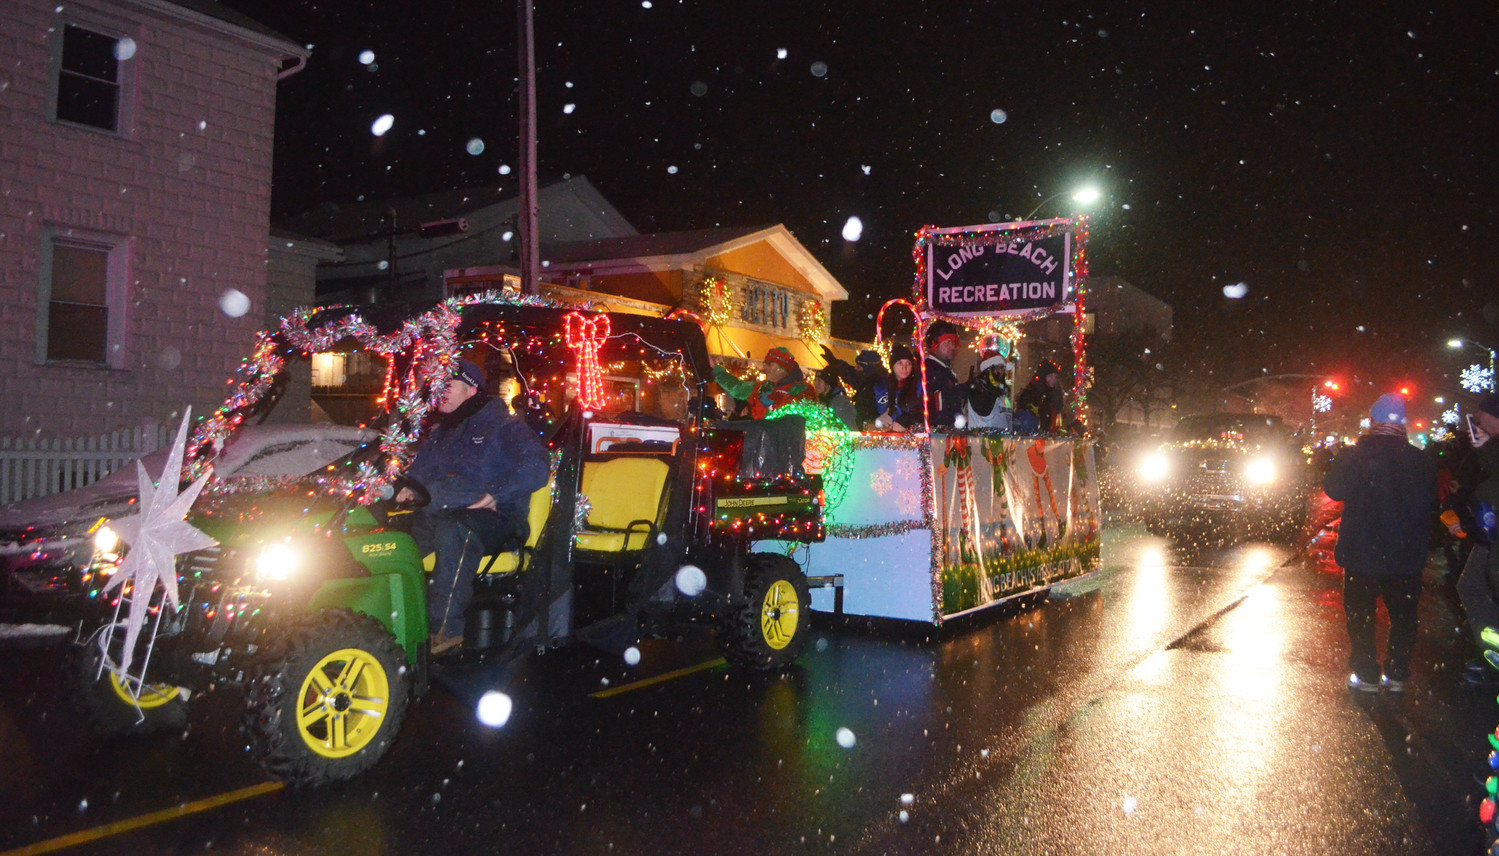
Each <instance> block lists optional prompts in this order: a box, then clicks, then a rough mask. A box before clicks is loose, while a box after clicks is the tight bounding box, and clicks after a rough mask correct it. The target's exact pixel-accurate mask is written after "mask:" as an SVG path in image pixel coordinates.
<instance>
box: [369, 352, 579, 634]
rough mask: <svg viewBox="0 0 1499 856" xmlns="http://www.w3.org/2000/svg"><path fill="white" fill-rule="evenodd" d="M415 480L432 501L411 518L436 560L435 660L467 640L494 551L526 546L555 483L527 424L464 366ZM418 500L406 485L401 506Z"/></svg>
mask: <svg viewBox="0 0 1499 856" xmlns="http://www.w3.org/2000/svg"><path fill="white" fill-rule="evenodd" d="M406 476H407V477H408V478H410V479H412V480H413V481H415V482H417V483H418V484H420V485H421V486H422V487H423V488H424V489H425V490H426V491H427V494H428V495H429V496H430V497H431V501H430V502H428V503H427V505H425V506H423V507H421V508H417V509H415V512H414V513H413V514H412V515H411V523H410V532H411V537H412V538H413V539H414V540H415V541H416V544H417V547H418V549H419V550H420V552H421V555H423V556H426V555H428V554H431V553H435V554H436V560H435V564H434V565H433V568H432V577H431V579H430V581H429V583H428V586H429V591H430V595H429V596H428V598H427V620H428V630H429V631H430V633H431V640H430V641H431V644H432V653H433V654H441V653H443V652H444V651H447V650H449V649H451V648H454V647H456V646H458V645H459V644H461V643H462V642H463V621H464V619H463V613H464V611H465V610H467V609H468V606H469V603H470V601H472V600H473V595H474V573H475V572H476V571H477V570H478V569H479V562H480V561H481V560H482V559H483V558H484V556H485V555H486V554H487V553H490V552H494V551H496V550H498V549H501V548H508V547H509V546H510V545H516V546H518V545H520V544H523V543H525V540H526V538H527V537H528V536H529V535H530V525H529V523H528V521H527V512H528V510H529V507H530V500H531V494H532V493H533V492H535V491H537V490H540V489H541V488H542V487H544V486H545V485H546V483H547V481H548V479H549V478H550V476H551V474H550V466H549V462H548V458H547V449H546V445H545V444H543V443H542V441H541V438H540V437H539V436H538V435H537V434H536V432H535V431H533V430H532V429H531V427H530V426H529V425H527V424H526V421H525V420H524V419H522V418H521V417H519V416H515V415H513V414H511V412H510V409H509V408H508V407H506V406H505V403H504V402H502V401H501V400H500V399H498V398H492V397H490V395H489V393H488V392H487V391H486V390H485V384H484V372H483V370H482V369H480V368H479V367H478V366H477V365H475V364H474V363H472V362H470V361H468V360H459V361H458V362H457V364H456V365H455V366H454V371H453V377H452V379H451V380H450V381H448V389H447V392H446V394H445V397H444V398H443V400H442V401H441V402H439V403H438V405H437V413H435V414H433V416H432V417H430V420H429V426H428V431H427V436H426V437H424V438H423V439H422V440H421V442H420V443H419V444H418V445H417V448H416V453H415V455H414V457H413V458H412V461H411V466H409V467H407V468H406ZM416 498H417V494H416V492H415V491H413V490H412V489H411V488H409V487H403V488H401V489H400V491H398V492H397V493H396V495H395V500H396V502H397V503H410V502H412V501H414V500H415V499H416Z"/></svg>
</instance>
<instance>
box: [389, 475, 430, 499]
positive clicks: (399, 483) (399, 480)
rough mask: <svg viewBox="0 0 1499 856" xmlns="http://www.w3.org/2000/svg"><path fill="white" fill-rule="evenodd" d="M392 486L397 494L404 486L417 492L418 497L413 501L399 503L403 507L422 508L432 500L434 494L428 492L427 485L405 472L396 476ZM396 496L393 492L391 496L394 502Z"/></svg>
mask: <svg viewBox="0 0 1499 856" xmlns="http://www.w3.org/2000/svg"><path fill="white" fill-rule="evenodd" d="M390 486H391V488H393V489H394V490H395V492H396V494H399V493H400V492H401V489H402V488H409V489H410V490H411V492H412V493H414V494H416V498H415V499H413V500H412V501H411V502H403V503H399V504H400V505H401V506H402V507H403V508H421V507H422V506H424V505H427V504H428V503H430V502H431V501H432V494H431V493H430V492H428V490H427V488H426V486H425V485H423V484H422V483H421V482H419V481H417V480H416V479H414V478H412V477H411V476H408V475H406V474H405V473H401V474H400V475H398V476H396V477H395V479H394V480H393V481H391V483H390ZM394 497H395V495H394V494H393V495H392V498H391V501H393V502H394Z"/></svg>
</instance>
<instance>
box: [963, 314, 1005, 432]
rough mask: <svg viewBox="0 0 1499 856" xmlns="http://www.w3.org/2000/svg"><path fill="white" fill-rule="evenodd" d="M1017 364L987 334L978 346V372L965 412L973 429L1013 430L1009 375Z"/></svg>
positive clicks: (972, 380)
mask: <svg viewBox="0 0 1499 856" xmlns="http://www.w3.org/2000/svg"><path fill="white" fill-rule="evenodd" d="M1014 371H1015V364H1014V363H1011V362H1008V361H1006V360H1005V358H1004V356H1003V354H1002V353H1001V351H1000V346H999V341H998V339H997V337H993V336H990V337H987V338H986V339H985V340H984V343H983V346H982V347H981V348H980V349H979V365H978V373H977V374H976V375H975V376H973V377H971V378H969V380H968V389H967V395H966V396H965V400H966V402H967V403H966V406H965V408H964V409H965V411H966V415H967V418H968V426H967V427H969V428H973V429H980V428H985V429H998V430H1001V431H1008V430H1010V422H1011V419H1010V417H1011V410H1012V401H1011V399H1010V377H1011V375H1012V374H1013V373H1014Z"/></svg>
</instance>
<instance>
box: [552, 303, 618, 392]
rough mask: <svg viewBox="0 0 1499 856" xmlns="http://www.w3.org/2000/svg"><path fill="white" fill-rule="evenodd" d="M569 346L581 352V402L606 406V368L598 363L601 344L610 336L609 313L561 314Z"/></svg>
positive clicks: (579, 386)
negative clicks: (590, 314)
mask: <svg viewBox="0 0 1499 856" xmlns="http://www.w3.org/2000/svg"><path fill="white" fill-rule="evenodd" d="M562 331H563V333H564V334H565V335H566V337H567V338H566V341H567V346H568V347H569V348H572V349H573V350H574V351H577V352H578V403H579V404H582V405H583V406H584V407H603V406H604V370H603V368H601V367H600V366H599V346H600V345H602V344H604V340H605V339H607V338H609V316H607V315H596V316H594V317H593V318H585V317H583V316H582V315H580V314H578V313H577V312H569V313H567V315H565V316H563V318H562Z"/></svg>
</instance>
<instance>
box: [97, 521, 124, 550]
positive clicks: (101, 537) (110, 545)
mask: <svg viewBox="0 0 1499 856" xmlns="http://www.w3.org/2000/svg"><path fill="white" fill-rule="evenodd" d="M119 547H120V533H118V532H116V531H114V530H113V529H111V528H109V527H108V526H100V527H99V528H98V529H96V530H94V549H95V550H97V551H98V552H100V553H113V552H114V551H115V550H117V549H119Z"/></svg>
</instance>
